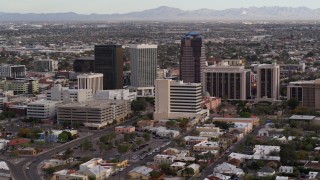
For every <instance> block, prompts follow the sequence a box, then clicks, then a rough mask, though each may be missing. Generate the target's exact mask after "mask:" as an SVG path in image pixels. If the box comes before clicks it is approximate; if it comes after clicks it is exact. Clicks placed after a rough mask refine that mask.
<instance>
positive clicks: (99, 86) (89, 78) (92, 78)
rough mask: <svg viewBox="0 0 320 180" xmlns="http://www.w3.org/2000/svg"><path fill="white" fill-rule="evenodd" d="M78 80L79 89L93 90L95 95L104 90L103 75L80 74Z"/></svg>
mask: <svg viewBox="0 0 320 180" xmlns="http://www.w3.org/2000/svg"><path fill="white" fill-rule="evenodd" d="M77 79H78V89H91V90H92V93H93V94H96V92H97V91H99V90H103V74H101V73H90V74H80V75H78V76H77Z"/></svg>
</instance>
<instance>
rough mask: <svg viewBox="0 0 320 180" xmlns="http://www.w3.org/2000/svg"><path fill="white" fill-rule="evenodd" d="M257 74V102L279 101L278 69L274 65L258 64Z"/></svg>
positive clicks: (277, 66)
mask: <svg viewBox="0 0 320 180" xmlns="http://www.w3.org/2000/svg"><path fill="white" fill-rule="evenodd" d="M255 70H256V72H257V100H258V101H260V100H266V101H273V100H277V99H279V94H280V67H279V65H277V64H276V63H274V64H259V65H257V66H256V67H255Z"/></svg>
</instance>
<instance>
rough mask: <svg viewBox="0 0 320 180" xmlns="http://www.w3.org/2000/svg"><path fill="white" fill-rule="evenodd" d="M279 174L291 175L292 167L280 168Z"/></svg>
mask: <svg viewBox="0 0 320 180" xmlns="http://www.w3.org/2000/svg"><path fill="white" fill-rule="evenodd" d="M279 172H280V173H290V174H291V173H293V167H292V166H280V168H279Z"/></svg>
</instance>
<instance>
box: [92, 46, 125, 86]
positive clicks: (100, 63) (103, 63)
mask: <svg viewBox="0 0 320 180" xmlns="http://www.w3.org/2000/svg"><path fill="white" fill-rule="evenodd" d="M122 51H123V50H122V46H121V45H96V46H95V47H94V55H95V61H94V72H95V73H102V74H103V89H104V90H108V89H122V88H123V53H122Z"/></svg>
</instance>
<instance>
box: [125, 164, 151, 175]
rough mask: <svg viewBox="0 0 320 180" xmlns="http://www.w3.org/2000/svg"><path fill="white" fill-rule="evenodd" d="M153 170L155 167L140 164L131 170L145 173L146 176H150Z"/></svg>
mask: <svg viewBox="0 0 320 180" xmlns="http://www.w3.org/2000/svg"><path fill="white" fill-rule="evenodd" d="M152 171H153V169H151V168H148V167H146V166H139V167H136V168H134V169H132V170H131V171H130V172H136V173H138V174H143V175H145V176H148V175H149V174H150V173H151V172H152Z"/></svg>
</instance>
